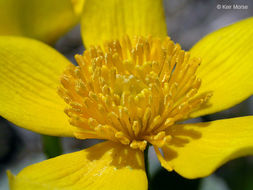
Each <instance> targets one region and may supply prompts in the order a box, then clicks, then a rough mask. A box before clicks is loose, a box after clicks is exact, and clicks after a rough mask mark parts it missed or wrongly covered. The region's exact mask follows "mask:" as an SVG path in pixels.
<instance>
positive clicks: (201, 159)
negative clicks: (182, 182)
mask: <svg viewBox="0 0 253 190" xmlns="http://www.w3.org/2000/svg"><path fill="white" fill-rule="evenodd" d="M170 131H171V133H172V141H171V145H170V146H169V147H168V148H166V149H163V151H164V152H165V154H164V155H167V156H166V157H165V158H164V159H165V160H166V162H167V165H169V166H170V167H172V168H173V169H174V170H175V171H176V172H178V173H179V174H180V175H182V176H183V177H186V178H191V179H192V178H198V177H205V176H208V175H210V174H211V173H213V172H214V171H215V170H216V169H217V168H218V167H219V166H221V165H222V164H224V163H226V162H228V161H229V160H232V159H235V158H238V157H241V156H246V155H252V154H253V138H252V137H253V116H247V117H240V118H233V119H224V120H217V121H212V122H206V123H197V124H182V125H175V126H173V127H172V128H171V130H170Z"/></svg>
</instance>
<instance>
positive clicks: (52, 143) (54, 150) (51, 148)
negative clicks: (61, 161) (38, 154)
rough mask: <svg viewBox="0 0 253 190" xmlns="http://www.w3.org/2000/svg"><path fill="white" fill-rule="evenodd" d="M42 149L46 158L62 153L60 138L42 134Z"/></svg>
mask: <svg viewBox="0 0 253 190" xmlns="http://www.w3.org/2000/svg"><path fill="white" fill-rule="evenodd" d="M42 144H43V151H44V153H45V155H46V157H47V158H53V157H56V156H59V155H61V154H62V153H63V150H62V145H61V138H59V137H52V136H47V135H42Z"/></svg>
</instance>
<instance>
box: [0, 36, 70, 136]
mask: <svg viewBox="0 0 253 190" xmlns="http://www.w3.org/2000/svg"><path fill="white" fill-rule="evenodd" d="M0 49H1V51H0V115H1V116H2V117H4V118H6V119H8V120H9V121H11V122H13V123H14V124H16V125H18V126H20V127H23V128H25V129H28V130H31V131H34V132H38V133H42V134H47V135H56V136H73V134H72V129H71V126H70V124H69V122H68V119H67V116H66V115H65V114H64V112H63V110H64V108H65V103H64V102H63V100H62V99H61V98H60V97H59V96H58V94H57V87H58V85H59V80H60V79H59V78H60V75H61V74H62V72H63V70H64V69H65V68H66V67H67V65H69V64H71V63H70V62H69V61H68V60H67V59H66V58H65V57H63V56H62V55H61V54H59V53H58V52H57V51H55V50H54V49H53V48H51V47H49V46H47V45H46V44H43V43H42V42H39V41H36V40H32V39H28V38H22V37H10V36H9V37H7V36H1V37H0Z"/></svg>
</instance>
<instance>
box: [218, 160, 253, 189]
mask: <svg viewBox="0 0 253 190" xmlns="http://www.w3.org/2000/svg"><path fill="white" fill-rule="evenodd" d="M252 162H253V159H252V157H246V158H239V159H236V160H233V161H231V162H229V163H227V164H226V165H224V166H223V167H222V168H220V169H219V170H218V171H217V175H218V176H219V177H221V178H222V179H224V180H225V182H226V183H227V185H228V187H229V189H230V190H252V189H253V164H252Z"/></svg>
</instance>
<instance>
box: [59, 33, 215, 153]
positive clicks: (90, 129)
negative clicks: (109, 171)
mask: <svg viewBox="0 0 253 190" xmlns="http://www.w3.org/2000/svg"><path fill="white" fill-rule="evenodd" d="M75 59H76V61H77V64H78V66H74V65H70V66H69V67H68V68H67V69H66V71H65V72H64V73H63V75H62V77H61V80H60V82H61V86H60V87H59V89H58V93H59V95H60V96H61V97H62V98H63V99H64V101H65V102H66V103H67V104H68V106H69V107H67V108H66V109H65V113H66V114H67V115H68V117H69V118H70V124H71V125H72V126H73V131H74V134H75V136H76V138H80V139H85V138H98V139H107V140H111V141H115V142H119V143H122V144H124V145H128V146H130V147H131V148H134V149H140V150H141V151H143V150H144V149H145V148H146V146H147V143H148V142H149V143H151V144H153V145H155V146H156V147H163V146H169V145H170V143H171V139H173V135H172V134H171V133H170V130H169V129H170V128H171V126H172V125H174V124H175V123H177V122H180V121H182V120H184V119H186V118H187V117H189V114H190V113H192V112H193V111H195V110H197V109H199V108H200V107H201V106H202V105H204V104H206V103H207V102H208V100H209V98H210V97H211V96H212V93H211V92H206V93H203V94H200V93H199V92H198V91H199V88H200V86H201V79H199V78H198V77H197V76H196V71H197V69H198V67H199V65H200V63H201V59H199V58H191V56H190V53H189V52H185V51H183V50H182V49H181V47H180V45H179V44H174V43H173V41H171V39H170V38H169V37H166V38H165V39H159V38H152V37H148V38H144V37H135V38H133V39H130V38H129V37H128V36H125V37H123V38H122V39H121V40H115V41H111V42H107V43H105V44H104V46H103V47H91V48H90V49H88V50H86V51H85V52H84V53H83V55H76V56H75Z"/></svg>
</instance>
